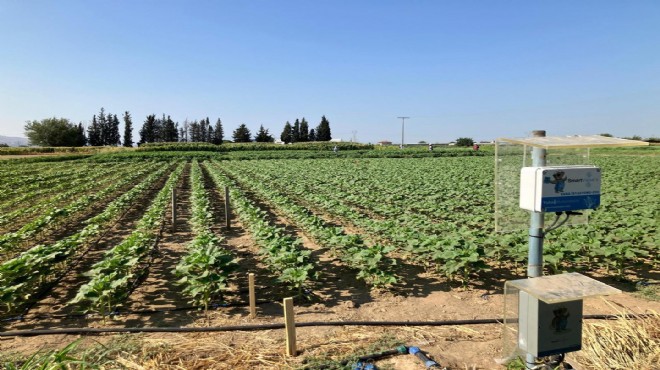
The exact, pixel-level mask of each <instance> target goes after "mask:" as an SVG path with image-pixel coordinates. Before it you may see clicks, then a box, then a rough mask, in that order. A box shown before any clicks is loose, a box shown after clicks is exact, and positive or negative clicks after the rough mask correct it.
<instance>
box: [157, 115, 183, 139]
mask: <svg viewBox="0 0 660 370" xmlns="http://www.w3.org/2000/svg"><path fill="white" fill-rule="evenodd" d="M159 141H162V142H167V143H170V142H177V141H179V130H178V124H176V123H174V121H172V117H170V116H167V118H165V114H163V119H162V124H161V130H160V140H159Z"/></svg>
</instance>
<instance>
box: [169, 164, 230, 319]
mask: <svg viewBox="0 0 660 370" xmlns="http://www.w3.org/2000/svg"><path fill="white" fill-rule="evenodd" d="M190 187H191V195H190V203H191V208H192V216H191V218H190V224H191V226H192V231H193V235H194V236H193V240H192V241H191V242H190V243H188V253H186V255H185V256H184V257H183V258H182V259H181V261H180V262H179V263H178V264H177V265H176V276H177V277H178V278H179V280H178V283H179V284H181V285H183V293H184V294H186V295H187V296H188V297H189V298H190V300H191V302H192V303H193V304H197V305H203V306H204V310H205V311H206V310H208V306H209V304H210V303H211V302H212V300H213V299H215V298H220V299H221V298H222V293H223V292H224V291H225V290H226V289H227V287H228V285H227V280H228V279H229V275H230V274H231V273H232V272H233V271H235V270H236V269H237V268H238V264H237V263H236V262H237V261H236V259H234V257H233V256H232V254H231V253H230V252H228V251H227V250H225V249H224V248H222V246H221V243H222V239H221V238H220V237H218V236H216V235H215V234H214V233H213V231H212V229H211V227H212V226H213V222H214V217H213V210H212V209H211V202H210V199H209V193H208V191H207V189H205V188H204V175H203V173H202V170H201V168H200V166H199V163H198V162H197V161H193V162H192V165H191V169H190Z"/></svg>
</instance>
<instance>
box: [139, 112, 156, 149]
mask: <svg viewBox="0 0 660 370" xmlns="http://www.w3.org/2000/svg"><path fill="white" fill-rule="evenodd" d="M155 141H156V115H155V114H150V115H148V116H147V119H146V120H144V124H142V128H141V129H140V142H139V144H144V143H153V142H155Z"/></svg>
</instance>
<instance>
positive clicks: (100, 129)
mask: <svg viewBox="0 0 660 370" xmlns="http://www.w3.org/2000/svg"><path fill="white" fill-rule="evenodd" d="M122 120H123V121H124V133H123V141H122V135H120V129H119V117H118V116H117V115H116V114H112V113H109V112H106V111H105V109H104V108H101V110H100V111H99V113H98V114H95V115H93V117H92V122H91V124H89V125H88V127H87V130H86V131H87V132H85V128H84V126H83V124H82V122H80V123H78V124H77V125H76V124H74V123H72V122H71V121H70V120H69V119H67V118H57V117H53V118H46V119H43V120H41V121H36V120H35V121H28V122H27V123H26V125H25V127H24V128H25V134H26V136H27V137H28V139H29V142H30V144H31V145H41V146H85V145H89V146H119V145H123V146H125V147H132V146H133V143H134V140H133V119H132V117H131V114H130V112H128V111H126V112H124V114H123V115H122ZM139 135H140V138H139V141H138V142H137V144H138V145H140V144H143V143H155V142H203V143H210V144H216V145H219V144H222V143H223V142H224V141H225V138H224V128H223V125H222V121H221V120H220V118H218V119H217V120H216V121H215V124H214V125H211V121H210V119H209V117H206V118H202V119H200V120H194V121H189V120H188V119H186V120H185V121H184V122H183V124H181V125H179V123H178V122H174V120H172V118H171V117H170V116H169V115H167V116H166V115H165V114H162V116H161V117H157V116H156V115H155V114H150V115H148V116H147V118H146V119H145V120H144V122H143V124H142V127H141V128H140V130H139ZM231 139H232V140H233V142H237V143H245V142H252V141H256V142H274V141H275V137H274V136H273V135H271V134H270V132H269V130H268V129H266V128H264V126H263V125H261V126H260V127H259V130H258V131H257V133H256V134H255V135H254V137H253V136H252V133H251V132H250V130H249V129H248V128H247V126H246V125H245V124H244V123H242V124H240V125H239V126H238V127H237V128H236V129H235V130H234V131H233V132H232V136H231ZM280 139H281V141H282V142H284V143H287V144H288V143H296V142H305V141H330V139H332V136H331V133H330V122H329V121H328V119H327V118H326V117H325V116H323V117H321V122H320V123H319V124H318V126H316V128H312V129H309V123H308V122H307V120H306V119H305V118H304V117H303V118H302V120H300V119H297V118H296V120H295V122H294V124H293V125H291V123H289V121H287V122H286V123H285V124H284V129H283V130H282V134H281V135H280Z"/></svg>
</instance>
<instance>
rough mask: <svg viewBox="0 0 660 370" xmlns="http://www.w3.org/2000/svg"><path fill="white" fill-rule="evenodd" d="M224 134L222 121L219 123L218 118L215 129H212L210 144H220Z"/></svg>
mask: <svg viewBox="0 0 660 370" xmlns="http://www.w3.org/2000/svg"><path fill="white" fill-rule="evenodd" d="M224 134H225V133H224V130H223V129H222V121H220V118H218V120H217V121H215V129H213V140H211V143H213V144H216V145H220V144H222V140H223V139H224V137H223V136H224Z"/></svg>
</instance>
